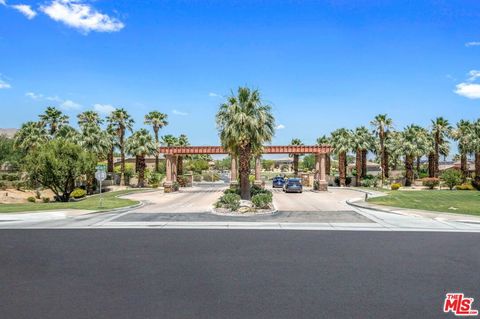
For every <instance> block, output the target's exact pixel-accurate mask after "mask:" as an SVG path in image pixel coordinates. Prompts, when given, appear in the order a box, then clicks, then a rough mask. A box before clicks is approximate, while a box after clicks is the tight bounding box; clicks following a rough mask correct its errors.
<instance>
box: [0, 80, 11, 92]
mask: <svg viewBox="0 0 480 319" xmlns="http://www.w3.org/2000/svg"><path fill="white" fill-rule="evenodd" d="M11 87H12V86H11V85H10V84H9V83H7V82H5V81H4V80H2V79H1V78H0V90H1V89H10V88H11Z"/></svg>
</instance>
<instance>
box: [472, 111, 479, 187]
mask: <svg viewBox="0 0 480 319" xmlns="http://www.w3.org/2000/svg"><path fill="white" fill-rule="evenodd" d="M471 151H472V152H473V153H474V154H475V181H476V183H477V184H480V119H478V120H476V121H475V122H474V123H473V130H472V131H471Z"/></svg>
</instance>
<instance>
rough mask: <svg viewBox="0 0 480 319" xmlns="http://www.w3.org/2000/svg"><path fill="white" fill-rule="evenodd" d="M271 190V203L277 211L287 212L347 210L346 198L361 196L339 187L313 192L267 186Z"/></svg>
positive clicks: (349, 208) (358, 193)
mask: <svg viewBox="0 0 480 319" xmlns="http://www.w3.org/2000/svg"><path fill="white" fill-rule="evenodd" d="M269 189H270V190H271V191H272V192H273V203H274V204H275V207H277V209H278V210H279V211H287V212H295V211H297V212H332V211H348V210H352V207H350V206H348V205H347V204H346V203H345V201H346V200H347V199H353V198H362V197H363V196H364V194H363V193H361V192H357V191H353V190H348V189H339V188H330V190H329V191H328V192H313V191H312V190H310V189H305V190H304V192H303V193H301V194H298V193H288V194H287V193H284V192H283V191H282V190H281V189H279V188H274V189H272V188H269Z"/></svg>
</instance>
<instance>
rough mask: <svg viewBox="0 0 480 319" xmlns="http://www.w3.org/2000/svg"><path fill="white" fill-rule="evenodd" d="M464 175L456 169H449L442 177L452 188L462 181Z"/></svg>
mask: <svg viewBox="0 0 480 319" xmlns="http://www.w3.org/2000/svg"><path fill="white" fill-rule="evenodd" d="M462 177H463V176H462V173H461V172H460V171H458V170H456V169H447V170H446V171H445V172H443V174H442V179H443V181H444V182H445V184H446V185H447V186H448V188H450V190H452V189H453V188H454V187H455V186H457V185H460V184H461V183H462Z"/></svg>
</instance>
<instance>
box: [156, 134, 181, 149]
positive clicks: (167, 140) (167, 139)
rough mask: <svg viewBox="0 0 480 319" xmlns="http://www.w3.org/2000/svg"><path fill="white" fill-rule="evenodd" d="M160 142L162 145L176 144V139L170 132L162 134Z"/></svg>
mask: <svg viewBox="0 0 480 319" xmlns="http://www.w3.org/2000/svg"><path fill="white" fill-rule="evenodd" d="M160 144H161V145H164V146H177V144H178V139H177V138H176V137H175V136H173V135H171V134H168V135H164V136H162V137H161V138H160Z"/></svg>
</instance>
